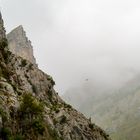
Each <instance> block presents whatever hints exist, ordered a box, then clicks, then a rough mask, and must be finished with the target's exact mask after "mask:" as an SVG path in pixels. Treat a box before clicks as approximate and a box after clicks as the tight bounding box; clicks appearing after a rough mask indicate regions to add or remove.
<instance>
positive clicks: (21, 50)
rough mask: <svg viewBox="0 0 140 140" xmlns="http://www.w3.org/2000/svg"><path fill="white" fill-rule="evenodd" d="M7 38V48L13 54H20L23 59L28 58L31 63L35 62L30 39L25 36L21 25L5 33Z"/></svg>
mask: <svg viewBox="0 0 140 140" xmlns="http://www.w3.org/2000/svg"><path fill="white" fill-rule="evenodd" d="M7 39H8V47H9V50H10V51H11V52H12V53H13V54H15V55H17V56H21V57H23V58H24V59H26V60H29V61H30V62H31V63H33V64H36V60H35V58H34V55H33V47H32V45H31V41H30V40H28V38H27V37H26V33H25V31H24V30H23V27H22V26H21V25H20V26H18V27H17V28H15V29H14V30H12V31H11V32H10V33H9V34H8V35H7Z"/></svg>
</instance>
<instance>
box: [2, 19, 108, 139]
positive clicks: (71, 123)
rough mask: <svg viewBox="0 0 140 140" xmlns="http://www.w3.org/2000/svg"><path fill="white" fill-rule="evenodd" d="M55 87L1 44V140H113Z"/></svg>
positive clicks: (39, 72) (44, 75) (50, 79)
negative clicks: (63, 97)
mask: <svg viewBox="0 0 140 140" xmlns="http://www.w3.org/2000/svg"><path fill="white" fill-rule="evenodd" d="M0 20H2V19H0ZM19 28H21V27H19ZM1 29H3V27H2V28H1ZM19 38H20V37H19ZM19 40H22V39H19ZM16 41H18V39H17V40H15V41H14V40H13V42H15V44H16ZM26 41H27V40H26ZM24 42H25V41H24ZM21 45H23V44H21ZM19 47H20V46H19ZM54 85H55V82H54V81H53V79H52V77H51V76H49V75H47V74H45V73H44V72H42V71H41V70H39V69H38V67H37V66H36V65H33V64H32V63H31V62H30V61H28V60H26V59H23V57H20V56H17V55H14V54H12V53H11V52H10V51H9V49H8V48H7V45H6V43H2V44H1V43H0V139H2V140H7V139H20V140H21V139H22V140H23V139H24V140H25V139H26V140H44V139H46V140H110V138H109V136H108V135H107V134H106V133H105V132H104V131H103V130H102V129H101V128H99V127H98V126H96V125H95V124H93V123H92V122H91V120H90V119H86V118H85V117H84V116H83V115H82V114H81V113H79V112H77V111H76V110H75V109H73V108H72V107H71V106H70V105H68V104H66V103H65V102H64V101H63V100H62V99H61V98H60V97H59V95H58V94H57V92H56V91H55V90H54V88H53V86H54Z"/></svg>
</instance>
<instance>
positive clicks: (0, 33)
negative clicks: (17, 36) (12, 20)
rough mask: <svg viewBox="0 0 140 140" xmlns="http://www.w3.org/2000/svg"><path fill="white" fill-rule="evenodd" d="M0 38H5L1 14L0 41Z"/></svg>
mask: <svg viewBox="0 0 140 140" xmlns="http://www.w3.org/2000/svg"><path fill="white" fill-rule="evenodd" d="M2 38H5V29H4V26H3V20H2V16H1V13H0V40H1V39H2Z"/></svg>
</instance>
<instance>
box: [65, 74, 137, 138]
mask: <svg viewBox="0 0 140 140" xmlns="http://www.w3.org/2000/svg"><path fill="white" fill-rule="evenodd" d="M90 88H92V87H90ZM79 90H80V89H79ZM92 91H93V93H94V89H93V90H92ZM76 93H79V92H75V93H74V90H73V95H75V94H76ZM93 93H92V94H93ZM85 94H86V95H87V94H88V90H87V92H85ZM78 96H79V95H76V96H75V97H78ZM65 98H66V97H65ZM68 99H69V100H68ZM73 99H74V96H72V97H71V96H70V94H69V98H67V101H69V103H70V104H72V105H73V104H74V105H75V107H77V108H78V110H80V111H81V112H82V113H83V114H85V115H86V116H87V117H91V119H92V120H93V122H95V123H97V124H98V125H100V126H101V127H102V128H103V129H105V130H106V131H107V132H108V133H109V134H110V136H111V138H112V139H114V140H139V139H140V133H139V130H140V75H137V76H136V78H134V79H132V80H130V81H129V82H128V83H126V84H125V85H124V86H123V87H122V88H120V89H119V90H114V91H108V93H107V92H105V93H104V94H102V95H101V96H96V93H95V94H93V95H92V96H90V98H87V99H85V102H84V103H83V101H81V100H78V103H79V104H78V103H77V104H78V106H77V105H76V104H75V100H73Z"/></svg>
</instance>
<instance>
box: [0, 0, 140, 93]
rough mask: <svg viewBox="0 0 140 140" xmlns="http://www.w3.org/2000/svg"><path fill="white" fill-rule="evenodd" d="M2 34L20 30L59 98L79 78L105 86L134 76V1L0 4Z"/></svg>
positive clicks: (139, 16)
mask: <svg viewBox="0 0 140 140" xmlns="http://www.w3.org/2000/svg"><path fill="white" fill-rule="evenodd" d="M0 6H1V11H2V14H3V18H4V21H5V27H6V30H7V32H9V31H10V30H12V29H13V28H15V27H16V26H18V25H21V24H22V25H23V26H24V29H25V30H26V32H27V36H28V37H29V39H30V40H31V41H32V45H33V46H34V52H35V57H36V59H37V63H38V64H39V67H40V68H41V69H43V71H45V72H47V73H48V74H50V75H52V76H53V78H54V80H55V81H56V89H57V90H58V91H59V92H60V94H62V93H64V92H65V91H66V90H67V89H69V88H71V87H73V86H76V85H79V84H82V83H83V82H85V79H87V78H88V79H89V80H91V81H94V82H96V83H101V85H102V84H104V85H107V86H113V85H116V84H119V83H123V82H125V81H127V80H128V79H129V78H131V77H132V76H133V75H135V74H138V73H139V72H140V1H138V0H0Z"/></svg>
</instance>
